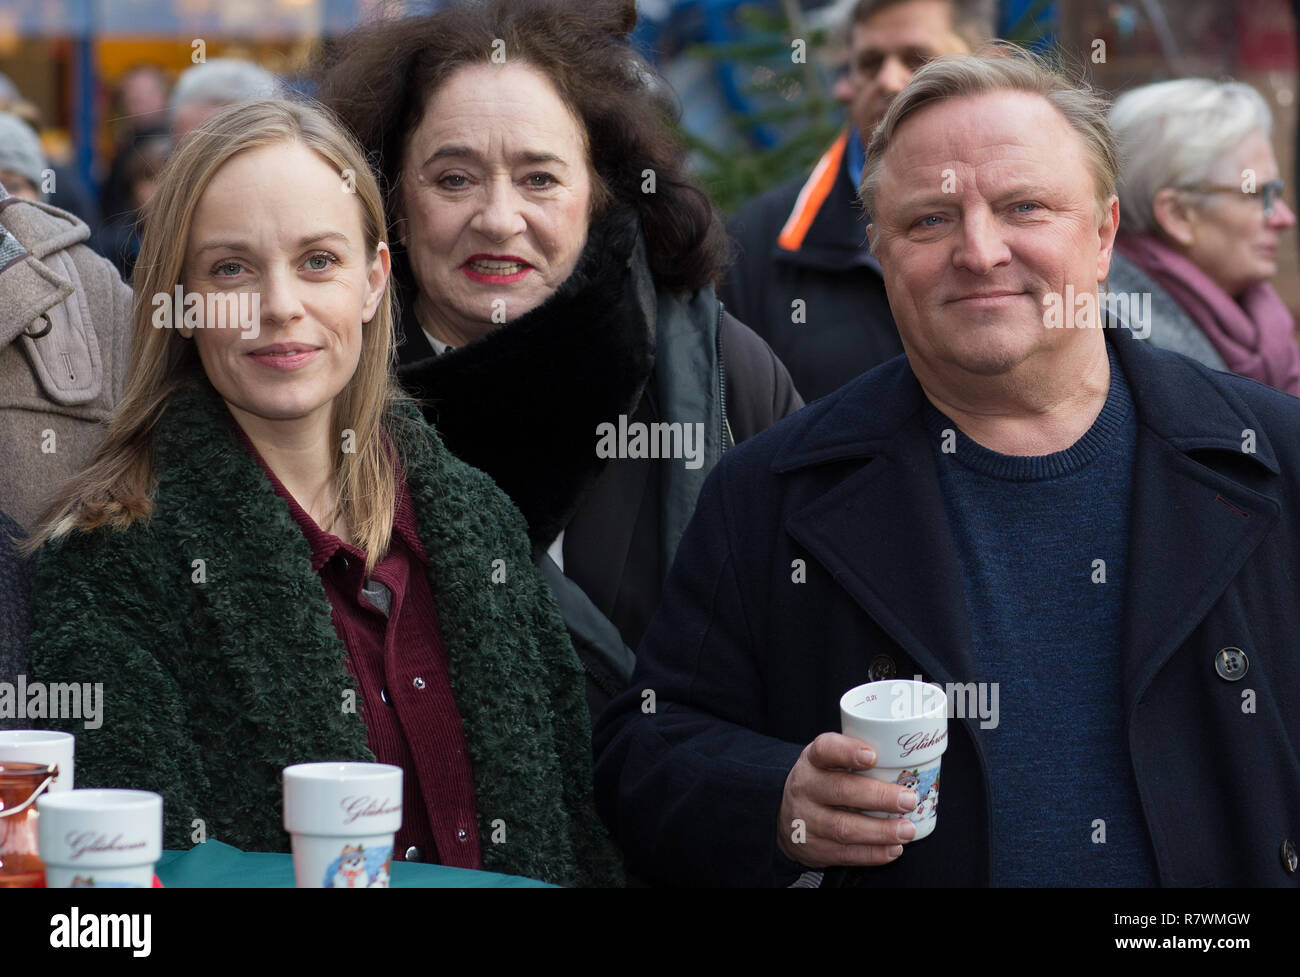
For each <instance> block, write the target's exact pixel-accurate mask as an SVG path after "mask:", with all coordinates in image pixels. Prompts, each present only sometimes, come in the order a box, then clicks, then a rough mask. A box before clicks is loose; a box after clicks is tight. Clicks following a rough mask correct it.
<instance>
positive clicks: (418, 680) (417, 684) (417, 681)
mask: <svg viewBox="0 0 1300 977" xmlns="http://www.w3.org/2000/svg"><path fill="white" fill-rule="evenodd" d="M411 684H412V685H414V686H415V687H416V688H417V689H422V688H424V685H425V683H424V679H422V678H420V676H418V675H417V676H415V681H414V682H412V683H411Z"/></svg>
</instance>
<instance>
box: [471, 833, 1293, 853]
mask: <svg viewBox="0 0 1300 977" xmlns="http://www.w3.org/2000/svg"><path fill="white" fill-rule="evenodd" d="M468 837H469V832H468V831H466V830H465V829H464V828H457V829H456V840H457V841H464V840H465V839H466V838H468ZM1291 857H1293V858H1294V857H1295V851H1294V849H1293V850H1292V852H1291Z"/></svg>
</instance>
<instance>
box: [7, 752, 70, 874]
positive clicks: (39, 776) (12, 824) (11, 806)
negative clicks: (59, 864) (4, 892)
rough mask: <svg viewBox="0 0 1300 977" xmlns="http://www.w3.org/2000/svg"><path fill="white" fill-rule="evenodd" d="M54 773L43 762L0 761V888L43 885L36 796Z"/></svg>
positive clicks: (55, 769)
mask: <svg viewBox="0 0 1300 977" xmlns="http://www.w3.org/2000/svg"><path fill="white" fill-rule="evenodd" d="M57 774H58V768H57V767H55V766H50V765H46V764H43V763H12V762H4V763H0V889H42V888H44V887H45V863H43V862H42V861H41V858H40V854H39V852H38V851H37V845H36V817H37V815H36V798H37V797H39V796H40V794H41V792H42V791H44V790H45V789H46V788H47V787H49V786H50V783H51V782H52V781H53V780H54V778H55V776H56V775H57Z"/></svg>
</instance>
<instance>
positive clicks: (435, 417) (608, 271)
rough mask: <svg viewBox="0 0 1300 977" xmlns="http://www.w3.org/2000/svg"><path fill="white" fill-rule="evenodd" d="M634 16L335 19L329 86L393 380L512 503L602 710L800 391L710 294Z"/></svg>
mask: <svg viewBox="0 0 1300 977" xmlns="http://www.w3.org/2000/svg"><path fill="white" fill-rule="evenodd" d="M635 21H636V9H635V4H634V3H633V2H631V0H598V2H593V3H582V4H573V3H568V2H560V0H489V2H486V3H481V4H468V3H456V4H452V5H451V6H449V7H447V8H445V9H443V10H441V11H440V12H438V13H435V14H433V15H432V16H429V17H425V18H418V19H408V20H400V21H395V22H389V23H383V24H379V25H376V26H374V27H370V28H366V29H363V30H362V31H361V32H360V33H358V34H356V35H354V36H353V37H351V38H346V39H344V40H343V41H342V42H341V43H340V44H339V46H338V49H337V55H338V59H337V61H335V62H334V63H333V64H332V66H329V67H328V68H327V69H326V70H325V73H324V76H323V78H322V83H321V88H320V97H321V98H322V100H324V101H325V102H326V104H328V105H330V106H331V107H332V108H333V109H335V111H336V112H338V114H339V115H340V116H341V117H342V118H343V119H344V120H345V121H346V122H347V123H348V124H349V125H350V126H351V127H352V129H353V131H354V132H355V133H356V134H357V136H358V138H359V139H360V141H361V143H362V144H363V145H364V146H365V147H366V149H367V150H369V152H370V154H371V157H372V159H374V160H375V161H376V163H377V165H378V167H379V169H380V170H381V174H382V176H383V178H384V180H385V183H386V185H387V187H388V192H389V203H390V212H391V215H392V217H393V218H394V221H395V223H394V228H393V236H394V239H395V241H397V242H398V243H399V244H400V245H401V246H400V247H395V249H394V275H395V277H396V279H397V282H398V285H399V287H400V298H401V302H402V320H401V324H402V327H403V331H404V333H405V338H404V343H403V347H402V349H401V359H402V361H403V363H405V364H407V365H406V367H405V369H404V370H403V371H402V372H401V374H400V376H401V378H402V380H403V382H404V383H405V385H406V386H407V388H408V390H409V391H411V392H412V393H414V394H415V395H416V396H418V397H419V398H421V399H422V401H423V402H424V404H425V405H426V416H427V417H428V418H429V420H430V421H431V422H433V423H435V424H436V426H437V428H438V431H439V434H440V435H442V437H443V438H444V439H445V441H446V443H447V446H448V447H449V448H450V449H451V450H452V451H453V452H455V453H457V454H458V455H460V457H462V458H463V459H465V460H466V461H468V462H470V463H471V464H473V465H475V466H476V467H478V468H481V469H482V470H484V471H486V472H487V473H488V474H490V475H491V476H492V477H493V478H494V479H495V480H496V481H497V483H498V484H500V485H501V487H502V488H503V489H505V491H506V492H507V494H509V495H510V497H511V498H512V499H514V501H515V502H516V503H517V504H518V505H519V507H520V509H521V510H522V511H523V513H524V516H525V518H526V519H527V520H528V524H529V534H530V536H531V539H532V542H533V546H534V552H535V553H536V554H537V555H538V558H539V560H540V562H541V563H542V565H543V568H544V570H545V571H546V572H547V574H548V579H549V580H550V582H551V585H552V587H553V588H554V589H555V590H556V593H557V596H558V597H559V599H560V604H561V607H562V609H563V611H564V613H565V620H566V623H567V624H568V625H569V630H570V633H571V634H572V635H573V637H574V641H575V644H576V645H577V647H578V650H579V654H580V656H581V657H582V659H583V662H584V665H585V666H586V668H587V672H588V678H589V683H588V700H589V704H590V705H591V708H592V711H593V713H596V712H599V710H600V709H601V707H602V706H603V704H604V703H605V702H606V701H608V699H609V698H610V697H611V696H612V694H613V693H615V692H617V691H619V689H620V688H621V687H622V685H623V684H624V683H625V682H626V680H627V678H628V677H629V675H630V673H631V666H632V654H631V651H630V650H629V649H630V648H635V647H636V646H637V644H638V643H639V641H640V639H641V635H642V634H643V632H644V631H645V629H646V626H647V624H648V623H649V620H650V616H651V614H652V613H653V612H654V610H655V607H656V606H657V605H658V603H659V597H660V591H661V588H662V584H663V580H664V577H665V575H666V573H667V571H668V568H669V566H670V565H671V561H672V559H673V556H674V553H675V551H676V548H677V542H678V540H679V538H680V536H681V534H682V531H683V530H684V529H685V527H686V523H687V521H688V520H689V519H690V516H691V514H692V512H693V510H694V507H695V501H696V497H697V496H698V494H699V490H700V487H701V485H702V484H703V481H704V478H705V476H706V475H707V474H708V472H709V470H710V469H711V468H712V467H713V465H714V464H715V463H716V462H717V460H718V458H719V456H720V455H721V453H722V452H723V451H724V450H725V449H726V448H727V447H728V446H729V445H730V444H732V443H734V442H737V441H743V440H744V439H745V438H747V437H750V436H751V435H753V434H756V433H757V432H759V431H760V430H762V429H763V428H765V427H767V426H768V425H770V424H771V423H773V422H774V421H776V420H779V419H780V418H781V417H783V416H785V415H786V414H789V413H792V412H793V411H795V410H796V409H798V408H799V407H800V406H802V401H801V400H800V398H799V396H798V394H797V393H796V392H795V390H794V388H793V385H792V383H791V381H790V378H789V374H788V373H787V372H786V370H785V368H784V367H783V366H782V365H781V363H780V362H779V361H778V360H777V359H776V358H775V356H774V355H773V354H772V351H771V350H770V349H769V348H768V347H767V345H766V344H765V343H764V342H763V341H762V340H761V339H759V338H758V337H757V336H756V335H755V334H754V333H753V332H751V331H750V330H749V329H748V328H747V327H745V326H743V325H742V324H740V323H739V322H737V321H736V320H735V319H733V318H731V317H730V316H728V315H726V314H725V313H724V311H723V310H722V308H721V306H720V304H719V302H718V300H717V299H716V297H715V296H714V292H713V282H714V281H715V279H716V278H717V276H718V274H719V272H720V270H721V267H722V262H723V260H724V256H725V254H726V240H725V236H724V232H723V229H722V225H721V223H720V221H719V218H718V217H717V215H716V213H715V211H714V209H713V207H712V205H711V204H710V202H709V200H708V198H707V197H706V195H705V194H704V193H703V192H702V191H701V190H700V189H698V188H697V187H695V186H694V185H693V184H692V183H691V182H690V179H689V177H688V176H687V174H686V171H685V160H684V151H683V149H682V148H681V146H680V144H679V142H678V140H677V139H676V137H675V135H674V131H673V129H672V126H671V124H670V122H669V119H668V112H667V110H666V108H665V103H664V99H663V96H662V91H663V90H662V87H661V82H659V80H658V79H657V77H656V76H655V75H654V74H653V72H652V70H651V69H650V68H649V67H648V66H647V65H646V64H645V62H644V61H642V60H641V59H640V58H639V57H638V56H637V55H636V54H635V53H634V52H633V50H632V49H631V47H630V46H629V45H628V44H627V40H626V39H627V35H628V33H629V31H630V30H631V29H632V27H633V26H634V24H635ZM669 425H671V427H670V426H669Z"/></svg>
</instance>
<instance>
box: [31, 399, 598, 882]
mask: <svg viewBox="0 0 1300 977" xmlns="http://www.w3.org/2000/svg"><path fill="white" fill-rule="evenodd" d="M403 417H404V419H402V420H401V422H400V423H399V426H398V429H397V430H396V431H394V432H393V436H394V439H395V440H396V442H397V444H398V447H399V450H400V451H401V454H402V456H403V458H404V460H405V465H406V476H407V483H408V486H409V488H410V493H411V501H412V503H413V505H414V508H415V513H416V518H417V520H418V522H419V527H420V539H421V540H422V541H423V543H424V546H425V548H426V550H427V551H428V554H429V559H430V567H429V578H430V584H431V586H432V588H433V593H434V598H435V600H436V601H437V607H438V616H439V620H440V621H441V626H442V634H443V638H444V641H445V644H446V647H447V654H448V657H449V660H450V661H449V664H450V674H451V683H452V690H453V692H454V694H455V698H456V704H457V706H458V707H459V710H460V714H461V718H462V721H463V723H464V728H465V736H466V740H467V742H468V746H469V754H470V759H471V762H472V764H473V768H474V782H475V787H476V791H475V793H476V798H477V805H478V826H479V832H480V835H481V837H482V839H483V845H482V865H483V868H484V869H485V870H488V871H495V872H505V873H511V874H517V875H525V876H530V877H532V878H536V879H542V880H545V881H548V882H554V883H559V884H563V885H610V884H616V883H618V882H619V881H620V869H619V860H618V857H617V855H616V853H615V851H614V849H613V848H612V846H611V845H610V843H609V841H608V837H607V835H606V833H605V831H604V828H603V826H602V825H601V823H600V821H599V819H598V817H597V815H596V813H595V808H594V807H593V804H592V796H591V780H592V773H591V770H592V754H591V734H590V730H589V725H588V724H589V720H588V717H587V707H586V703H585V700H584V697H583V696H584V692H583V690H584V677H583V673H582V670H581V667H580V665H579V663H578V659H577V656H576V655H575V654H574V651H573V647H572V645H571V644H570V641H569V638H568V635H567V632H566V631H565V628H564V624H563V622H562V621H561V618H560V615H559V612H558V610H557V609H556V606H555V602H554V598H553V597H552V596H551V592H550V589H549V588H548V587H547V585H546V584H545V582H544V581H543V580H542V578H541V577H540V575H539V573H538V571H537V570H536V568H535V567H534V566H533V564H532V562H531V561H530V560H529V544H528V536H527V530H526V528H525V526H524V521H523V518H522V517H521V516H520V514H519V512H518V510H517V509H516V508H515V506H514V505H513V504H512V503H511V502H510V501H509V500H508V499H507V498H506V496H505V495H504V494H503V493H502V492H501V491H500V490H499V489H498V488H497V487H496V485H495V483H493V482H492V480H491V479H489V478H488V477H487V476H486V475H484V474H483V473H481V472H479V471H478V470H476V469H473V468H470V467H469V466H467V465H465V464H464V463H462V462H460V461H458V460H457V459H456V458H455V457H454V456H453V455H451V454H450V453H449V452H448V451H447V450H446V449H445V448H444V447H443V446H442V443H441V442H440V441H439V440H438V438H437V436H436V435H435V434H434V433H433V429H432V428H430V427H428V426H426V425H425V423H424V422H423V421H422V420H420V419H419V417H418V414H416V413H415V412H414V410H409V411H404V412H403ZM154 470H155V473H156V475H157V490H156V492H155V496H154V500H155V508H154V513H153V516H152V517H151V518H150V519H149V520H148V521H147V522H143V523H136V524H135V525H133V526H132V527H131V528H129V529H127V530H125V531H117V530H108V529H104V530H99V531H96V532H92V533H78V534H74V535H72V536H71V537H68V538H66V539H64V540H61V541H59V542H56V543H51V544H48V545H47V546H45V547H44V548H43V549H42V550H41V551H40V553H39V554H38V557H37V566H36V574H35V581H34V586H33V622H32V623H33V628H32V637H31V642H30V647H29V651H30V658H31V660H30V669H29V670H30V672H31V675H30V676H29V678H30V679H31V680H44V681H47V682H74V681H75V682H102V683H103V685H104V699H103V703H104V705H103V711H102V726H101V727H100V728H98V729H83V728H81V725H82V724H81V723H76V722H68V721H64V722H62V723H60V722H58V721H53V720H52V721H50V723H49V725H51V726H54V727H60V726H63V727H66V728H67V729H68V731H70V732H73V733H75V734H76V737H77V785H78V786H79V787H125V788H137V789H144V790H153V791H157V792H158V793H160V794H162V796H163V800H164V821H165V828H164V846H165V847H167V848H187V847H189V846H190V845H191V844H193V843H194V842H195V841H198V840H202V839H201V838H200V837H199V836H198V828H199V822H200V821H201V822H202V827H203V830H204V831H205V833H206V836H207V837H208V838H219V839H220V840H222V841H224V842H226V843H228V844H232V845H235V846H237V847H239V848H243V849H246V850H254V851H286V850H288V840H289V839H288V835H286V834H285V832H284V830H283V828H282V826H281V781H280V772H281V770H282V769H283V768H284V767H286V766H288V765H290V764H294V763H308V762H314V761H326V760H329V761H347V760H354V761H373V760H374V756H373V755H372V754H371V752H370V750H369V749H368V748H367V745H366V730H365V725H364V722H363V720H362V715H361V713H362V712H363V711H364V709H365V708H366V705H365V703H360V702H359V701H358V700H359V697H360V696H359V693H358V692H354V691H353V690H354V688H355V683H354V681H353V679H352V676H351V675H350V674H349V672H348V670H347V668H346V666H345V660H346V654H347V653H346V650H345V649H344V646H343V643H342V642H341V641H340V640H339V638H338V636H337V635H336V634H335V631H334V626H333V624H332V622H331V614H330V605H329V602H328V600H327V599H326V596H325V590H324V587H323V585H322V584H321V581H320V578H319V576H318V575H317V574H316V573H315V572H314V571H313V570H312V569H311V551H310V548H309V546H308V544H307V540H306V538H305V537H304V536H303V533H302V530H301V529H300V528H299V527H298V525H297V523H295V522H294V521H293V519H292V517H291V516H290V514H289V508H288V505H287V504H286V503H285V502H284V501H283V500H282V499H280V498H279V497H277V496H276V494H275V493H274V491H273V490H272V488H271V483H270V482H269V481H268V479H267V477H266V475H265V474H264V473H263V471H262V470H261V468H260V467H259V466H258V463H257V461H256V460H255V459H253V458H252V457H251V456H250V455H249V454H248V453H247V452H246V451H245V450H244V449H243V448H242V447H241V445H240V444H239V442H238V440H237V439H236V436H235V431H234V426H233V421H232V419H231V417H230V415H229V412H228V411H227V409H226V407H225V405H224V403H223V402H222V401H221V400H220V398H219V397H218V396H217V395H216V394H215V392H214V391H213V390H212V389H211V387H210V386H208V385H207V383H206V382H202V383H201V385H200V386H198V387H193V388H189V389H186V390H184V391H182V392H181V393H178V394H177V395H176V396H175V397H174V398H173V400H172V402H171V405H170V406H169V408H168V410H167V412H166V414H165V415H164V416H163V418H162V420H161V421H160V422H159V425H158V428H157V430H156V433H155V437H154ZM198 561H202V563H199V562H198ZM496 561H504V562H503V563H501V562H496ZM502 570H504V574H505V579H504V581H502V582H494V571H495V578H496V580H497V581H500V580H501V571H502ZM352 701H357V707H356V709H352V708H350V706H349V703H350V702H352ZM494 828H496V829H501V828H504V840H499V841H497V842H493V841H491V840H490V839H492V838H493V834H494ZM501 834H502V832H501V830H497V831H496V837H497V838H498V839H500V838H501Z"/></svg>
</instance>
